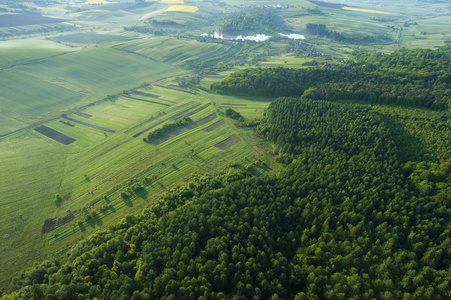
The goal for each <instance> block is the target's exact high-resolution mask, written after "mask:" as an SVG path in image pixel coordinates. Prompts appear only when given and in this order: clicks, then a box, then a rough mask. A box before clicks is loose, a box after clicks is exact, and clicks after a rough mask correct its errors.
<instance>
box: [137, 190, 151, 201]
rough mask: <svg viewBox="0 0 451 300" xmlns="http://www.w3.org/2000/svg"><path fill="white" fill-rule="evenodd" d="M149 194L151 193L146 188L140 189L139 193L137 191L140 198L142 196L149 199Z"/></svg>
mask: <svg viewBox="0 0 451 300" xmlns="http://www.w3.org/2000/svg"><path fill="white" fill-rule="evenodd" d="M148 195H149V192H148V191H147V190H146V189H143V190H141V191H139V192H138V193H136V196H138V198H141V199H143V200H145V199H147V196H148Z"/></svg>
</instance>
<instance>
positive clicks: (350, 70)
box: [211, 46, 451, 110]
mask: <svg viewBox="0 0 451 300" xmlns="http://www.w3.org/2000/svg"><path fill="white" fill-rule="evenodd" d="M450 58H451V47H450V46H443V47H441V48H439V49H438V50H435V51H432V50H428V49H417V50H410V51H409V50H398V51H395V52H394V53H392V54H391V55H380V54H372V55H369V54H367V53H356V59H357V60H358V62H356V63H353V62H352V61H350V62H347V63H346V64H343V65H340V66H336V68H335V69H331V68H326V67H329V66H326V65H322V68H310V69H287V68H282V67H278V68H264V69H262V68H256V69H245V70H242V71H239V72H236V73H234V74H232V75H231V76H229V77H228V78H226V79H224V80H223V81H221V82H216V83H213V84H212V85H211V88H212V90H216V91H218V92H219V93H229V94H230V93H232V94H238V95H270V96H274V95H283V96H302V97H304V98H306V99H317V100H319V99H322V100H331V101H333V100H343V99H348V100H358V101H364V102H369V103H385V104H397V105H410V106H420V107H428V108H433V109H438V110H443V109H446V108H448V107H449V106H450V103H449V99H450V96H451V90H449V89H448V84H449V83H450V82H451V79H450V76H449V72H450V70H449V65H448V64H447V63H445V62H446V61H448V60H449V59H450Z"/></svg>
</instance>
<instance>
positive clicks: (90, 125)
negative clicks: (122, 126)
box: [63, 116, 116, 133]
mask: <svg viewBox="0 0 451 300" xmlns="http://www.w3.org/2000/svg"><path fill="white" fill-rule="evenodd" d="M63 118H64V119H66V120H69V121H72V122H74V123H78V124H80V125H84V126H88V127H91V128H94V129H99V130H102V131H106V132H110V133H115V132H116V131H114V130H111V129H108V128H103V127H100V126H96V125H92V124H89V123H85V122H81V121H78V120H75V119H72V118H70V117H67V116H64V117H63Z"/></svg>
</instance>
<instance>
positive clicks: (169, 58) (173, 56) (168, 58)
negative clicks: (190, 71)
mask: <svg viewBox="0 0 451 300" xmlns="http://www.w3.org/2000/svg"><path fill="white" fill-rule="evenodd" d="M182 54H183V53H178V54H175V55H172V56H169V57H167V58H166V59H164V60H163V62H165V63H166V62H168V61H170V60H173V59H175V58H177V57H179V56H180V55H182Z"/></svg>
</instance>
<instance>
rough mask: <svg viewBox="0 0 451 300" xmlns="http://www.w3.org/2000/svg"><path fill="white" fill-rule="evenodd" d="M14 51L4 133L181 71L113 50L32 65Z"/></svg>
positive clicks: (4, 77) (4, 98) (5, 79)
mask: <svg viewBox="0 0 451 300" xmlns="http://www.w3.org/2000/svg"><path fill="white" fill-rule="evenodd" d="M5 51H6V50H5ZM10 51H11V52H10V53H11V54H10V57H8V58H6V59H7V63H10V62H12V61H14V60H16V61H18V62H19V63H17V66H15V67H14V68H8V69H5V70H4V71H3V72H1V74H0V81H1V82H2V84H3V85H4V87H3V90H2V94H1V95H0V101H1V103H2V111H0V115H1V116H2V121H0V123H2V124H3V122H4V126H1V127H0V135H4V134H8V133H9V132H11V131H14V130H18V129H21V128H23V127H25V126H27V125H30V124H32V123H36V122H39V121H43V120H46V119H49V118H54V117H55V116H58V115H59V114H62V113H69V112H71V111H72V110H74V109H77V108H80V107H83V106H85V105H88V104H90V103H93V102H95V101H98V100H101V99H103V98H105V97H106V96H107V95H114V94H117V93H120V92H122V91H123V90H126V89H129V88H132V87H136V86H137V85H139V84H140V83H143V82H153V81H156V80H158V79H161V78H165V77H167V76H173V75H177V74H181V72H182V71H181V70H179V69H177V68H176V67H172V66H168V65H165V64H162V63H158V62H155V61H152V60H149V59H147V58H144V57H142V56H139V55H136V54H130V53H125V52H123V51H119V50H115V49H111V48H93V49H88V50H83V51H75V52H63V53H62V54H61V55H53V56H50V57H46V58H42V59H38V60H34V61H33V60H31V62H30V63H27V62H26V61H25V58H24V56H25V55H24V54H22V53H20V52H19V55H18V56H17V57H15V56H14V54H12V51H13V50H10ZM42 55H44V53H43V54H42ZM25 57H26V56H25ZM28 58H29V59H30V58H31V54H29V57H28ZM20 61H25V62H23V63H20Z"/></svg>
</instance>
